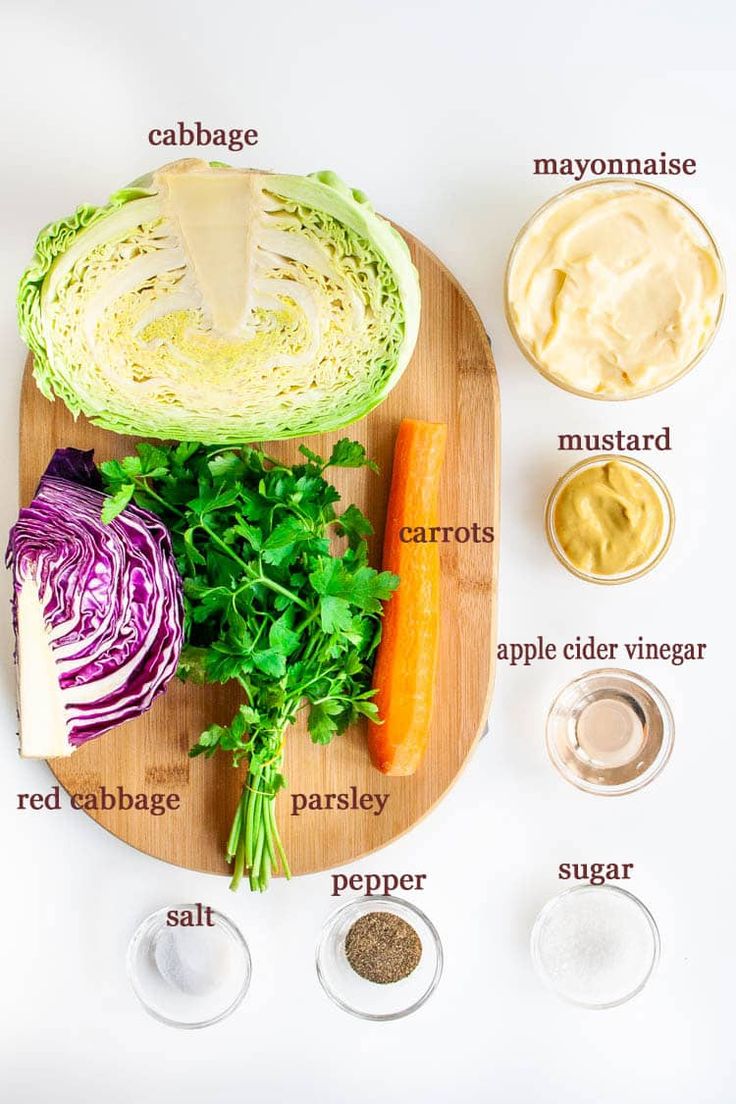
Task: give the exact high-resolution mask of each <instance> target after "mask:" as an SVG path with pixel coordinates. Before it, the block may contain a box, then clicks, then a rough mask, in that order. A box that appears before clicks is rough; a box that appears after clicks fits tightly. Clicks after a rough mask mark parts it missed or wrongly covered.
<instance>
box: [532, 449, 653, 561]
mask: <svg viewBox="0 0 736 1104" xmlns="http://www.w3.org/2000/svg"><path fill="white" fill-rule="evenodd" d="M552 523H553V527H554V532H555V536H556V537H557V541H558V543H559V546H560V549H561V551H562V553H563V554H564V556H565V558H566V559H567V560H568V561H569V563H570V564H571V566H572V567H574V568H576V569H577V570H578V571H580V572H582V573H583V574H586V575H623V574H629V573H631V572H635V571H636V570H637V569H638V568H640V567H643V566H644V565H645V564H647V563H648V562H649V561H650V560H651V559H652V557H653V556H654V555H655V553H656V552H657V550H658V548H659V547H660V544H661V541H662V535H663V530H664V525H665V513H664V509H663V506H662V500H661V497H660V495H659V494H658V492H657V490H656V489H655V487H654V486H653V484H652V482H651V480H650V479H649V478H648V477H647V476H646V475H644V474H643V473H642V472H641V471H639V470H638V469H637V468H634V467H632V466H631V465H629V464H626V463H623V462H622V461H620V460H609V461H607V462H605V463H600V464H593V465H591V466H590V467H586V468H582V469H581V470H580V471H578V472H577V473H576V474H574V475H573V476H572V477H571V478H570V479H568V480H567V482H566V483H564V485H563V487H562V489H561V490H560V492H559V494H558V496H557V501H556V502H555V506H554V515H553V518H552Z"/></svg>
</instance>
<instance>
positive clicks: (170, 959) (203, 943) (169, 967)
mask: <svg viewBox="0 0 736 1104" xmlns="http://www.w3.org/2000/svg"><path fill="white" fill-rule="evenodd" d="M198 911H199V913H200V914H201V912H202V909H201V906H200V907H199V910H198V906H197V905H192V904H189V905H177V906H173V907H172V906H168V907H166V908H162V909H158V911H156V912H153V913H151V915H150V916H147V917H146V919H145V920H144V921H143V922H142V924H140V926H139V927H138V929H137V930H136V932H135V934H134V935H133V938H132V939H131V941H130V944H129V946H128V957H127V968H128V978H129V979H130V983H131V985H132V987H133V992H134V993H135V995H136V996H137V998H138V1000H139V1001H140V1002H141V1004H142V1005H143V1007H144V1008H145V1010H146V1011H147V1012H148V1013H150V1015H151V1016H153V1017H154V1018H155V1019H157V1020H160V1021H161V1023H165V1024H168V1025H169V1026H170V1027H182V1028H200V1027H209V1026H210V1025H211V1024H215V1023H218V1022H219V1021H220V1020H224V1019H225V1017H226V1016H229V1015H230V1014H231V1013H232V1012H234V1011H235V1009H236V1008H237V1007H238V1005H239V1004H240V1003H241V1002H242V1000H243V998H244V997H245V994H246V993H247V992H248V987H249V985H250V977H251V958H250V951H249V950H248V944H247V943H246V941H245V939H244V938H243V935H242V933H241V932H240V929H239V928H237V927H236V926H235V924H233V922H232V921H231V920H228V918H227V916H224V915H223V914H222V913H221V912H217V911H216V910H215V909H213V908H208V909H206V910H205V911H206V914H207V922H205V923H199V924H197V925H193V926H185V925H181V924H180V923H179V918H181V917H183V916H185V915H187V914H189V915H190V916H191V915H196V914H197V912H198ZM175 919H176V920H177V922H176V923H174V922H173V921H174V920H175Z"/></svg>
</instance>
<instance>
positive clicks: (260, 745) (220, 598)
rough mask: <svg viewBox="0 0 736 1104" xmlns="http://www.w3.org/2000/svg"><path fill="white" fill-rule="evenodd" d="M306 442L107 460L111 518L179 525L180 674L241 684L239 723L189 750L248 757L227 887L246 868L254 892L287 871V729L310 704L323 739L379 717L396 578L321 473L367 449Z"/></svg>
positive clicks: (316, 734) (146, 450) (361, 463)
mask: <svg viewBox="0 0 736 1104" xmlns="http://www.w3.org/2000/svg"><path fill="white" fill-rule="evenodd" d="M300 451H301V453H302V455H303V456H304V461H303V462H302V463H299V464H296V465H294V466H289V465H285V464H282V463H281V462H280V461H279V460H275V459H273V458H272V457H270V456H267V455H266V454H265V453H264V452H263V451H262V450H261V449H257V448H250V447H243V448H240V449H233V448H214V447H207V446H204V445H198V444H187V443H182V444H178V445H171V446H159V445H151V444H140V445H138V447H137V455H136V456H128V457H126V458H125V459H124V460H110V461H108V462H107V463H105V464H103V465H102V467H101V471H102V475H103V480H104V484H105V489H106V491H107V492H108V493H109V495H110V496H111V497H110V498H109V499H107V500H106V502H105V507H104V510H103V520H110V519H111V518H113V517H115V516H116V514H118V513H119V512H120V511H121V510H123V509H124V508H125V506H126V505H127V504H128V502H130V501H131V500H134V501H135V502H136V503H137V504H138V505H139V506H142V507H144V508H146V509H148V510H152V511H153V512H154V513H156V514H158V515H159V516H160V517H161V518H162V520H163V521H164V522H165V523H166V525H167V526H168V528H169V530H170V531H171V536H172V541H173V547H174V554H175V556H176V561H177V566H178V569H179V571H180V573H181V575H182V578H183V580H184V607H185V610H184V612H185V640H186V644H185V647H184V650H183V652H182V656H181V662H180V665H179V676H180V678H182V679H184V680H192V681H195V682H200V683H204V682H221V683H224V682H228V681H229V680H230V679H236V680H237V681H238V682H239V683H240V686H241V687H242V689H243V697H244V701H243V704H242V705H241V706H240V708H239V709H238V711H237V713H236V714H235V716H234V717H233V719H232V721H231V722H230V724H229V725H219V724H213V725H211V726H210V727H209V728H207V729H205V731H204V732H203V733H202V734H201V735H200V737H199V740H198V742H197V743H196V744H195V746H194V747H193V748H192V749H191V751H190V753H189V754H190V755H206V756H212V755H214V754H215V752H216V751H217V750H218V749H222V750H224V751H226V752H229V753H230V754H231V755H232V757H233V763H234V765H235V766H239V765H240V764H241V762H243V761H245V762H247V764H248V774H247V778H246V781H245V785H244V787H243V792H242V796H241V798H240V801H239V803H238V808H237V810H236V813H235V818H234V820H233V825H232V829H231V832H230V837H229V839H228V843H227V858H228V861H229V862H233V863H234V868H233V878H232V882H231V888H232V889H237V888H238V886H239V884H240V881H241V879H242V877H243V874H244V873H245V872H247V873H248V875H249V878H250V884H251V888H252V889H259V890H263V889H265V888H266V886H267V885H268V882H269V878H270V875H271V872H272V871H273V870H276V869H278V868H279V866H280V867H281V869H282V870H283V872H284V874H285V875H286V876H287V877H289V874H290V872H289V864H288V861H287V859H286V855H285V854H284V849H283V846H282V844H281V840H280V837H279V832H278V828H277V825H276V819H275V812H274V797H275V796H276V794H277V793H278V791H279V790H280V789H281V788H282V787H283V786H284V785H285V779H284V777H283V775H282V774H281V763H282V758H283V741H284V734H285V732H286V730H287V729H288V727H289V726H290V725H291V724H293V723H294V721H295V720H296V716H297V713H298V712H299V710H300V709H301V708H302V706H303V705H304V704H305V703H306V704H307V706H308V709H309V718H308V727H309V732H310V735H311V738H312V740H313V741H314V742H315V743H318V744H327V743H329V742H330V740H331V739H332V737H333V736H335V735H336V734H338V733H341V732H343V731H344V730H345V729H346V728H347V727H348V725H350V724H352V723H353V722H354V721H356V720H357V719H358V717H360V716H361V715H362V716H366V717H370V718H372V719H374V720H375V719H376V717H377V709H376V705H375V704H374V702H373V701H372V700H371V699H372V697H373V694H374V691H373V690H371V688H370V681H371V671H372V667H373V655H374V652H375V649H376V647H377V645H378V641H379V639H380V632H381V616H382V612H383V607H382V604H381V603H382V602H383V601H385V600H386V599H388V598H389V597H390V596H391V593H392V591H393V590H394V589H395V587H396V586H397V585H398V581H399V580H398V578H397V577H396V576H395V575H392V574H390V573H389V572H385V571H384V572H378V571H376V570H374V569H373V568H372V567H370V566H369V565H368V559H367V545H366V538H367V537H368V536H369V535H370V534H371V533H372V532H373V529H372V527H371V524H370V522H369V521H368V519H367V518H366V517H365V516H364V514H363V513H361V511H360V510H359V509H358V507H357V506H348V507H347V509H345V510H343V511H342V513H337V512H336V509H335V504H336V503H337V502H339V500H340V495H339V494H338V492H337V490H336V489H335V488H334V487H333V486H332V484H331V483H330V482H329V481H328V480H327V479H325V471H326V469H328V468H330V467H342V468H360V467H369V468H371V469H372V470H374V471H377V470H378V469H377V467H376V465H375V464H374V463H373V462H372V461H371V460H369V459H367V457H366V455H365V450H364V448H363V446H362V445H360V444H358V442H356V441H350V440H348V439H347V438H344V439H343V440H340V441H338V442H337V444H336V445H335V447H334V448H333V450H332V454H331V455H330V457H329V459H328V460H324V459H323V458H322V457H321V456H318V455H317V454H316V453H314V452H312V451H311V450H310V449H308V448H306V446H304V445H302V446H301V447H300ZM335 536H338V537H343V538H345V540H344V541H342V542H335V541H334V539H333V538H334V537H335ZM336 543H339V544H341V545H342V548H341V549H340V550H336V549H335V544H336Z"/></svg>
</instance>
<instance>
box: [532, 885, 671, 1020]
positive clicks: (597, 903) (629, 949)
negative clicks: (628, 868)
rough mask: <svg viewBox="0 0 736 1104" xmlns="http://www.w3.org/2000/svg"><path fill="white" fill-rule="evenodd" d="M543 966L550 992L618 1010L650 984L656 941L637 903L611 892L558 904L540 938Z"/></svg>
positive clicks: (594, 890)
mask: <svg viewBox="0 0 736 1104" xmlns="http://www.w3.org/2000/svg"><path fill="white" fill-rule="evenodd" d="M535 942H536V953H537V958H538V963H539V966H540V968H541V970H542V972H543V973H544V974H545V975H546V977H547V980H548V981H549V983H550V984H551V985H552V987H553V988H554V989H555V990H556V991H557V992H558V993H559V994H560V995H561V996H563V997H566V998H567V999H568V1000H571V1001H575V1002H577V1003H579V1004H587V1005H598V1006H602V1005H607V1004H615V1003H618V1002H619V1001H622V1000H625V999H626V998H627V997H629V996H632V995H633V993H634V992H635V991H636V990H638V989H639V987H640V986H641V985H642V984H643V983H644V982H645V981H646V979H647V977H648V975H649V973H650V971H651V968H652V965H653V962H654V959H655V957H656V951H657V937H656V934H655V932H654V930H653V927H652V924H651V922H650V920H649V918H648V916H647V913H646V912H645V911H644V910H643V908H642V907H641V905H640V904H639V902H638V901H637V900H636V899H635V898H632V897H630V896H629V895H628V894H625V893H623V892H620V891H617V890H615V889H612V888H610V887H592V886H585V887H582V888H581V889H579V890H576V891H574V892H572V893H567V894H563V895H562V896H561V897H559V898H557V899H556V901H555V902H553V903H552V904H551V905H550V906H549V907H548V909H546V910H545V911H544V913H543V914H542V916H541V917H540V926H539V929H538V931H537V932H536V937H535Z"/></svg>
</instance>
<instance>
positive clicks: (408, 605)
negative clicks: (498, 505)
mask: <svg viewBox="0 0 736 1104" xmlns="http://www.w3.org/2000/svg"><path fill="white" fill-rule="evenodd" d="M446 438H447V426H446V425H443V424H440V423H437V422H419V421H414V420H413V419H411V418H406V419H405V420H404V421H403V422H402V423H401V425H400V426H399V432H398V436H397V438H396V446H395V449H394V466H393V473H392V476H391V491H390V494H389V500H388V511H387V515H386V533H385V537H384V543H383V569H384V571H392V572H394V574H396V575H398V576H399V579H400V582H399V586H398V589H397V590H396V591H395V592H394V594H393V596H392V597H391V599H390V600H389V602H388V605H387V606H386V611H385V614H384V618H383V634H382V637H381V643H380V644H379V646H378V652H377V655H376V664H375V668H374V671H373V687H374V689H375V690H376V696H375V698H374V701H375V703H376V705H377V706H378V715H379V718H380V720H381V722H382V723H380V724H374V723H370V725H369V730H368V747H369V750H370V754H371V759H372V760H373V764H374V766H376V767H377V768H378V769H379V770H380V771H382V772H383V774H393V775H406V774H413V773H414V772H415V771H416V769H417V767H418V766H419V764H420V762H421V760H422V757H423V755H424V752H425V751H426V748H427V742H428V739H429V725H430V720H431V717H432V699H433V696H434V682H435V673H436V670H437V652H438V644H439V620H440V554H439V546H438V544H436V543H435V542H432V543H415V542H414V541H412V540H411V539H409V540H406V539H404V540H402V539H401V536H400V534H402V531H403V536H404V538H406V537H409V538H411V534H410V532H409V530H412V531H413V532H414V533H416V529H417V527H419V526H423V527H424V528H425V529H426V528H429V527H431V526H433V525H435V526H436V525H438V515H439V510H438V498H439V483H440V473H441V471H442V461H443V459H444V455H445V441H446ZM425 535H426V534H425Z"/></svg>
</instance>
